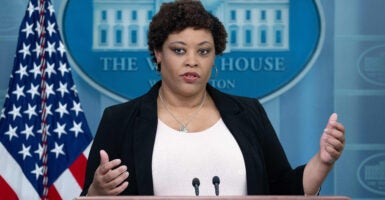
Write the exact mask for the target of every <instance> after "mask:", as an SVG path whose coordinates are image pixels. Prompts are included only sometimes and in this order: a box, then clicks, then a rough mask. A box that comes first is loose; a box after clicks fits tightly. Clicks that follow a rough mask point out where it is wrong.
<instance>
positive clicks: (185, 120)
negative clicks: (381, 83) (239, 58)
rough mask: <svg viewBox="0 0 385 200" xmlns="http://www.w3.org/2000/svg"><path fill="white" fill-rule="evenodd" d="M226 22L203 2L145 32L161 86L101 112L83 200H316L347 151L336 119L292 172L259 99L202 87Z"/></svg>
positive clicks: (172, 6)
mask: <svg viewBox="0 0 385 200" xmlns="http://www.w3.org/2000/svg"><path fill="white" fill-rule="evenodd" d="M226 37H227V34H226V31H225V29H224V27H223V25H222V23H221V22H220V21H219V20H218V19H217V18H216V17H214V16H213V15H211V14H210V13H209V12H207V11H206V10H205V9H204V8H203V6H202V4H201V3H200V2H199V1H193V0H182V1H176V2H172V3H165V4H163V5H162V6H161V9H160V11H159V12H158V13H157V15H155V16H154V18H153V20H152V22H151V24H150V29H149V34H148V39H149V42H148V44H149V50H150V52H151V55H152V56H153V59H154V61H155V62H156V63H157V70H158V71H160V74H161V77H162V79H161V81H160V82H158V83H157V84H156V85H155V86H153V87H152V88H151V89H150V91H149V92H148V93H146V94H144V95H143V96H141V97H138V98H136V99H134V100H131V101H129V102H127V103H123V104H119V105H115V106H111V107H109V108H107V109H106V110H105V111H104V113H103V117H102V120H101V123H100V125H99V128H98V132H97V134H96V136H95V139H94V143H93V146H92V148H91V151H90V155H89V160H88V164H87V172H86V181H85V185H84V191H83V192H82V195H89V196H91V195H168V196H176V195H195V189H194V188H193V186H192V182H191V181H192V180H193V179H194V178H198V179H199V180H200V185H199V190H200V194H201V195H215V193H214V186H213V185H212V183H211V180H212V177H214V176H218V177H219V178H220V191H221V195H256V194H259V195H280V194H288V195H290V194H291V195H293V194H295V195H302V194H306V195H315V194H317V193H318V191H319V188H320V187H321V184H322V182H323V180H324V179H325V178H326V176H327V174H328V172H329V171H330V170H331V169H332V167H333V164H334V162H335V161H336V160H337V159H338V158H339V157H340V155H341V153H342V150H343V148H344V139H345V138H344V132H345V130H344V127H343V125H342V124H341V123H339V122H337V115H336V114H332V115H331V117H330V119H329V122H328V124H327V126H326V128H325V130H324V132H323V134H322V137H321V140H320V150H319V152H318V153H317V154H316V155H315V156H314V157H313V158H312V159H311V160H310V161H309V162H308V163H307V164H306V165H303V166H299V167H297V168H295V169H292V168H291V166H290V164H289V162H288V160H287V158H286V156H285V153H284V151H283V149H282V146H281V144H280V142H279V141H278V138H277V136H276V134H275V132H274V129H273V127H272V125H271V123H270V121H269V119H268V118H267V115H266V113H265V111H264V109H263V107H262V106H261V104H260V103H259V102H258V100H256V99H252V98H247V97H239V96H232V95H228V94H224V93H222V92H220V91H218V90H217V89H215V88H213V87H212V86H210V85H209V84H208V80H209V78H210V76H211V71H212V68H213V66H214V60H215V56H216V55H220V54H222V52H223V51H224V49H225V44H226Z"/></svg>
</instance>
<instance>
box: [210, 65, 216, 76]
mask: <svg viewBox="0 0 385 200" xmlns="http://www.w3.org/2000/svg"><path fill="white" fill-rule="evenodd" d="M213 68H215V75H214V76H212V77H211V78H213V79H215V78H217V76H218V68H217V66H215V65H214V66H213Z"/></svg>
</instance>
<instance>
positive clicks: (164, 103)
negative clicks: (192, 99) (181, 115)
mask: <svg viewBox="0 0 385 200" xmlns="http://www.w3.org/2000/svg"><path fill="white" fill-rule="evenodd" d="M206 96H207V95H206V91H205V95H204V96H203V99H202V102H201V104H200V105H199V108H198V109H197V110H196V111H195V112H193V113H192V114H191V115H190V118H189V119H188V120H187V122H186V123H183V122H181V121H180V120H179V119H178V118H177V117H176V116H175V115H174V113H172V112H171V110H170V109H169V108H168V106H167V103H166V101H164V100H163V96H162V94H161V93H160V90H159V98H160V101H161V102H162V105H163V106H164V108H166V110H167V112H168V113H170V115H171V116H172V118H174V119H175V121H177V122H178V123H179V124H180V128H179V131H180V132H183V133H187V132H188V128H187V126H188V124H189V123H190V122H191V121H192V120H193V119H194V118H195V117H196V116H197V114H198V113H199V111H200V110H201V109H202V108H203V105H204V104H205V102H206Z"/></svg>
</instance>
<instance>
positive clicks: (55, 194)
mask: <svg viewBox="0 0 385 200" xmlns="http://www.w3.org/2000/svg"><path fill="white" fill-rule="evenodd" d="M68 192H69V191H67V193H68ZM48 199H65V198H63V197H61V196H60V194H59V192H58V191H57V190H56V188H55V186H54V185H51V187H49V189H48Z"/></svg>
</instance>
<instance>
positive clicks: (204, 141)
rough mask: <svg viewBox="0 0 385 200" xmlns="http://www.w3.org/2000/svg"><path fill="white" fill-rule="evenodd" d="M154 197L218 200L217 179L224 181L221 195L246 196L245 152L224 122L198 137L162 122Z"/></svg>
mask: <svg viewBox="0 0 385 200" xmlns="http://www.w3.org/2000/svg"><path fill="white" fill-rule="evenodd" d="M152 176H153V184H154V185H153V186H154V194H155V195H157V196H195V190H194V187H193V185H192V180H193V178H195V177H196V178H199V180H200V186H199V195H200V196H215V189H214V185H213V184H212V178H213V176H218V177H219V178H220V184H219V195H220V196H221V195H246V194H247V186H246V168H245V163H244V160H243V155H242V152H241V150H240V148H239V146H238V144H237V142H236V141H235V139H234V137H233V135H232V134H231V133H230V131H229V130H228V129H227V127H226V125H225V124H224V123H223V121H222V119H220V120H218V122H217V123H216V124H215V125H213V126H212V127H210V128H208V129H206V130H204V131H201V132H195V133H182V132H179V131H177V130H174V129H172V128H170V127H169V126H167V125H166V124H164V123H163V122H162V121H160V120H158V129H157V133H156V139H155V144H154V152H153V158H152Z"/></svg>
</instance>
